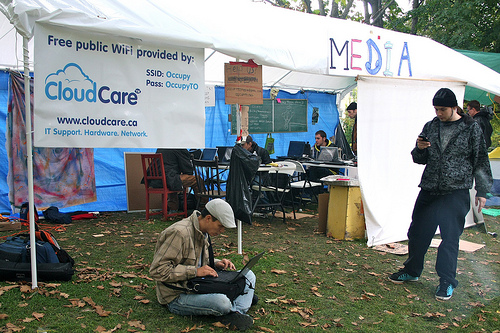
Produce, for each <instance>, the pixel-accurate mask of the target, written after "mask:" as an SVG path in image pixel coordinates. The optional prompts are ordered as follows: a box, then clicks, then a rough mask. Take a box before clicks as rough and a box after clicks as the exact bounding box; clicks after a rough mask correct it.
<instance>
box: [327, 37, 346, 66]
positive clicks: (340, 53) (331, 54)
mask: <svg viewBox="0 0 500 333" xmlns="http://www.w3.org/2000/svg"><path fill="white" fill-rule="evenodd" d="M348 45H349V41H347V40H346V41H345V43H344V46H342V50H340V52H339V49H338V47H337V44H335V40H333V38H330V69H337V67H335V66H334V65H333V56H334V53H333V48H334V47H335V51H337V55H338V56H339V57H340V56H341V55H342V52H344V51H345V67H344V70H346V71H347V70H349V48H348Z"/></svg>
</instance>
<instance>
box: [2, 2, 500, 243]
mask: <svg viewBox="0 0 500 333" xmlns="http://www.w3.org/2000/svg"><path fill="white" fill-rule="evenodd" d="M236 4H237V5H236ZM0 10H1V11H2V12H3V13H4V14H5V16H6V17H7V18H8V20H9V21H10V22H11V23H12V24H13V25H14V26H15V27H16V29H17V31H18V32H19V33H20V34H21V35H23V36H26V37H28V38H31V37H32V36H33V35H34V29H35V25H36V23H35V22H37V23H38V24H43V25H46V26H56V27H59V28H63V29H74V30H76V31H79V32H80V33H89V34H90V33H94V34H95V33H99V34H103V35H108V36H118V37H126V38H130V39H135V40H141V41H144V42H148V43H151V44H156V45H165V44H170V45H178V46H182V47H190V48H203V49H205V50H206V51H205V54H206V58H208V59H207V60H206V64H205V81H206V82H207V83H210V84H222V83H223V69H222V68H223V67H222V66H223V65H222V64H223V61H225V59H226V57H232V58H234V59H239V60H244V61H246V60H248V59H253V60H254V61H255V62H256V63H258V64H262V65H264V72H263V76H264V77H263V81H264V85H265V86H267V87H272V86H274V87H278V88H281V89H301V88H304V89H316V90H326V91H333V92H345V91H348V90H349V89H350V88H352V87H353V86H354V85H355V84H356V78H359V80H361V81H359V82H363V83H360V88H359V91H358V95H359V100H358V104H359V116H358V124H359V125H358V126H359V134H358V152H359V177H360V182H361V188H362V193H363V199H364V203H365V205H366V207H365V208H366V209H365V212H366V223H367V231H368V238H369V239H368V245H376V244H382V243H387V242H391V241H399V240H402V239H405V238H406V230H407V229H408V225H409V223H410V217H411V208H412V207H413V203H414V200H415V198H416V193H417V191H418V188H417V185H418V180H419V178H420V174H421V171H422V169H421V167H419V166H416V165H414V164H413V163H412V162H411V159H410V158H409V152H410V151H411V149H412V148H413V146H414V142H415V138H416V137H417V135H418V134H419V132H420V130H421V128H422V127H423V125H424V123H425V122H426V121H428V120H430V119H431V118H432V117H433V116H434V113H433V109H432V106H431V99H432V95H433V93H434V92H435V91H436V90H437V89H438V88H439V87H441V86H449V87H452V88H453V89H454V90H455V92H456V93H457V96H458V97H459V98H461V97H463V90H464V86H465V85H469V86H472V87H476V88H479V89H482V90H485V91H488V92H491V93H493V94H496V95H500V74H498V73H496V72H494V71H492V70H491V69H489V68H487V67H485V66H483V65H481V64H479V63H477V62H475V61H473V60H471V59H470V58H468V57H466V56H463V55H461V54H460V53H458V52H455V51H453V50H451V49H449V48H447V47H445V46H443V45H441V44H439V43H436V42H434V41H432V40H430V39H427V38H422V37H417V36H411V35H406V34H402V33H398V32H394V31H388V30H384V29H380V28H376V27H373V26H369V25H365V24H361V23H356V22H350V21H345V20H337V19H332V18H326V17H319V16H315V15H308V14H304V13H299V12H294V11H291V10H286V9H281V8H275V7H272V6H270V5H265V4H263V3H253V2H246V1H241V2H235V1H232V0H211V1H207V0H192V1H190V2H189V5H186V3H183V2H180V1H165V0H147V1H141V2H140V4H138V3H137V2H136V1H117V0H79V1H76V0H73V1H71V0H68V1H62V0H52V1H50V2H49V1H36V0H17V1H9V0H1V1H0ZM211 50H214V51H216V53H215V54H214V55H211ZM34 59H35V63H36V61H37V58H36V54H35V58H34ZM221 59H222V61H221ZM179 144H182V143H179Z"/></svg>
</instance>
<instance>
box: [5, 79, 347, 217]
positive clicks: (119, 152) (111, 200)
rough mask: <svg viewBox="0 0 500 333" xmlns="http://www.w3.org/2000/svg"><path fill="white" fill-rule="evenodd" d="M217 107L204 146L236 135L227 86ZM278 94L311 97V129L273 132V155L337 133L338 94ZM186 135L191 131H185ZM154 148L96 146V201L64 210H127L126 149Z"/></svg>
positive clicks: (209, 115)
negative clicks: (226, 98) (320, 134)
mask: <svg viewBox="0 0 500 333" xmlns="http://www.w3.org/2000/svg"><path fill="white" fill-rule="evenodd" d="M8 78H9V73H8V72H5V71H0V122H1V123H0V131H1V133H0V140H1V142H0V158H2V161H4V163H0V212H9V213H10V212H11V207H10V203H9V200H8V193H9V188H8V184H7V173H8V166H9V163H8V158H7V150H6V148H5V141H6V131H7V127H6V117H7V102H8ZM215 98H216V106H215V107H206V108H205V118H206V123H205V147H216V146H232V145H234V143H235V140H236V135H231V133H230V128H231V123H230V122H229V121H228V115H229V114H230V105H226V104H225V103H224V88H223V87H216V88H215ZM264 98H269V90H265V91H264ZM278 98H281V99H307V100H308V111H307V112H308V131H307V132H301V133H274V134H273V138H274V139H275V141H274V145H275V154H274V155H272V157H273V156H281V155H286V154H287V151H288V143H289V141H292V140H293V141H306V142H307V141H308V142H309V143H310V144H311V145H313V144H314V133H315V132H316V131H318V130H324V131H325V132H326V133H327V135H328V136H331V135H333V134H334V133H335V128H336V127H337V125H338V123H339V114H338V111H337V107H336V95H332V94H329V93H322V92H310V91H306V92H304V93H301V92H298V93H296V94H290V93H286V92H283V91H280V92H279V94H278ZM313 107H316V108H318V109H319V119H318V122H317V124H315V125H313V124H312V110H313ZM250 134H252V137H253V138H254V140H255V141H256V142H257V143H258V144H259V145H260V146H264V143H265V141H266V134H253V133H250ZM186 135H189V134H188V133H186ZM154 150H155V149H118V148H96V149H94V164H95V177H96V188H97V201H96V202H91V203H87V204H83V205H78V206H72V207H66V208H64V209H61V211H62V212H70V211H124V210H127V196H126V185H125V165H124V157H123V153H124V152H129V151H130V152H134V151H141V152H145V151H154Z"/></svg>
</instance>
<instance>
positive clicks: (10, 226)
mask: <svg viewBox="0 0 500 333" xmlns="http://www.w3.org/2000/svg"><path fill="white" fill-rule="evenodd" d="M20 229H21V222H19V221H0V231H7V230H20Z"/></svg>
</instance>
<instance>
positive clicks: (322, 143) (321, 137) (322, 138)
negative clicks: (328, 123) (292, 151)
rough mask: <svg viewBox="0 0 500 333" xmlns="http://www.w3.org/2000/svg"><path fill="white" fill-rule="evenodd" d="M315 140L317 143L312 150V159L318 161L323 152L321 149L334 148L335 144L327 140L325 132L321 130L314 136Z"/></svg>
mask: <svg viewBox="0 0 500 333" xmlns="http://www.w3.org/2000/svg"><path fill="white" fill-rule="evenodd" d="M314 139H315V141H316V143H315V144H314V147H313V148H312V158H314V159H316V158H317V157H318V155H319V153H320V151H321V147H330V146H332V147H333V146H334V144H333V143H332V142H331V141H330V140H328V139H327V138H326V133H325V131H323V130H319V131H317V132H316V134H315V135H314Z"/></svg>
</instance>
